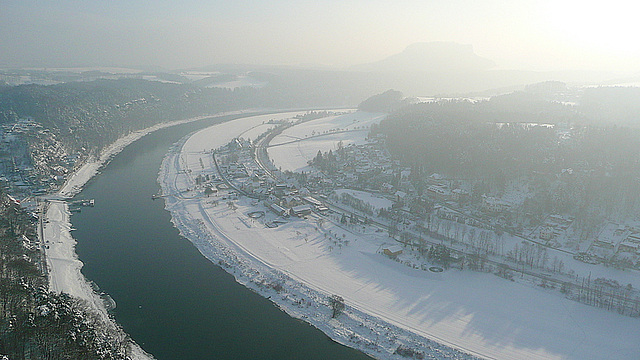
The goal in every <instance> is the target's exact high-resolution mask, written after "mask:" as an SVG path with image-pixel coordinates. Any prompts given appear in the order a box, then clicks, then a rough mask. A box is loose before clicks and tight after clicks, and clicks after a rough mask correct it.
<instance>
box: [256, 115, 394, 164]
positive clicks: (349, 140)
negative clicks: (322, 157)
mask: <svg viewBox="0 0 640 360" xmlns="http://www.w3.org/2000/svg"><path fill="white" fill-rule="evenodd" d="M385 116H386V115H385V114H380V113H369V112H363V111H358V112H351V113H349V114H345V115H339V116H329V117H325V118H321V119H317V120H312V121H307V122H305V123H302V124H300V125H296V126H293V127H290V128H288V129H286V130H284V131H283V132H282V134H280V135H278V136H276V137H275V138H273V140H271V142H270V146H269V148H268V149H267V152H268V153H269V157H270V158H271V159H273V160H274V164H275V165H276V167H279V168H282V170H289V171H298V172H300V171H306V170H308V169H309V168H308V164H307V163H308V161H309V160H311V159H313V158H314V157H315V156H316V155H317V154H318V151H322V152H327V151H329V150H333V151H335V150H336V149H337V148H338V143H340V142H342V145H343V146H348V145H351V144H354V145H360V144H363V143H364V142H365V138H366V137H367V135H368V133H369V128H370V127H371V125H372V124H378V123H380V120H382V119H384V117H385Z"/></svg>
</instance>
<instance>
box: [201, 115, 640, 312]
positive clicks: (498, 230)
mask: <svg viewBox="0 0 640 360" xmlns="http://www.w3.org/2000/svg"><path fill="white" fill-rule="evenodd" d="M294 120H295V119H294ZM316 121H318V120H316ZM304 123H305V122H304V121H290V122H280V123H279V124H278V126H276V127H272V129H270V130H268V131H267V132H265V133H262V134H260V135H258V136H256V137H255V138H254V139H245V138H242V137H240V138H234V139H233V140H232V141H231V142H229V143H227V144H226V145H225V146H223V147H221V148H218V149H212V150H210V151H208V152H207V153H206V154H203V157H200V158H199V160H198V161H199V166H196V167H199V169H197V170H198V171H195V170H194V169H190V170H189V171H193V173H191V174H190V176H193V177H194V184H195V186H196V187H195V188H194V189H191V190H196V191H198V192H200V193H201V194H202V195H203V196H206V197H211V199H212V200H211V201H212V203H214V204H215V205H218V204H220V203H225V204H226V205H227V206H228V207H229V208H231V209H236V208H237V206H236V205H235V204H236V203H237V202H238V199H239V198H240V197H246V198H248V199H252V200H251V204H252V205H253V206H254V207H256V209H254V210H252V211H250V212H249V213H248V214H249V216H248V218H249V220H248V221H258V222H260V223H262V224H263V226H264V227H266V228H276V227H278V226H281V225H283V224H287V223H289V222H291V221H297V220H294V219H296V218H301V219H307V221H311V222H312V223H323V222H327V221H329V222H333V223H335V224H337V225H338V226H339V227H340V226H341V227H344V228H345V229H346V231H349V232H352V233H354V234H359V235H358V236H359V237H362V236H364V238H366V237H367V236H365V234H369V236H370V235H371V234H375V235H376V239H379V237H380V236H381V235H382V234H384V236H386V237H387V240H385V241H384V245H381V246H380V248H379V249H378V252H379V253H380V254H382V255H384V256H387V257H389V258H391V259H392V260H395V261H398V262H401V263H403V264H405V265H407V266H409V267H412V268H417V269H424V270H426V269H437V271H441V270H442V269H447V268H458V269H471V270H475V271H483V272H493V273H495V274H496V275H498V276H501V277H504V278H507V279H510V280H513V279H514V278H516V277H520V278H522V279H525V280H526V281H527V282H529V283H532V284H535V285H538V286H543V287H550V288H555V289H556V290H557V291H558V294H561V295H562V296H566V297H568V298H572V299H574V300H577V301H582V302H588V303H590V304H592V305H596V306H600V307H606V308H609V309H611V310H615V311H618V312H621V313H625V314H629V315H634V314H640V313H639V312H638V311H640V302H639V301H638V293H637V290H636V289H637V288H640V283H638V282H637V280H636V279H635V276H633V275H634V274H632V273H629V272H628V271H627V272H620V271H611V268H610V267H608V266H604V265H611V264H612V261H611V259H612V258H613V259H615V260H616V262H615V264H618V267H619V268H622V267H624V266H623V265H624V264H626V265H627V266H626V267H628V268H635V267H637V266H638V255H639V254H638V244H639V242H638V241H639V239H638V230H636V229H635V228H633V227H632V226H628V225H625V226H618V225H616V224H614V223H607V224H606V225H604V226H603V229H602V230H601V231H600V232H599V236H598V237H596V238H593V239H591V240H590V241H588V242H584V241H582V242H579V241H577V240H576V235H575V234H574V230H573V219H572V218H571V217H568V216H563V215H560V214H550V215H548V216H546V217H545V219H544V220H543V221H542V222H540V223H537V224H529V226H527V227H524V226H520V227H516V226H508V225H506V224H507V222H506V220H505V219H507V218H509V217H511V218H513V215H512V212H514V208H515V206H514V204H513V203H512V202H509V201H506V200H504V199H502V198H497V197H492V196H487V195H485V194H482V195H481V196H477V197H476V198H475V199H474V195H473V194H472V193H471V191H467V190H465V189H464V185H465V184H464V182H461V181H455V180H453V179H447V178H446V177H444V176H442V175H439V174H431V175H429V176H428V178H427V179H428V180H427V181H428V182H429V185H428V187H427V191H426V192H425V193H424V194H422V195H418V194H417V193H416V190H415V189H414V188H413V186H412V184H411V182H410V181H409V178H410V176H411V169H410V168H407V167H403V166H400V164H399V162H398V161H397V160H393V159H392V158H391V157H390V155H389V153H388V151H387V150H386V148H385V146H384V138H383V137H382V136H375V137H371V138H367V139H366V141H365V142H364V143H361V144H349V145H347V146H344V145H343V144H342V142H337V143H336V145H335V148H334V149H335V151H334V150H333V149H330V150H329V151H327V152H325V153H323V152H322V151H318V152H317V153H316V155H315V156H312V155H307V156H308V157H309V158H310V160H308V167H306V168H305V170H304V171H302V172H292V171H289V170H286V169H284V170H283V169H282V168H281V167H279V166H278V159H277V158H275V159H274V158H269V156H268V155H265V154H267V151H266V149H267V148H268V147H269V141H271V140H273V138H274V134H273V132H276V133H278V134H280V133H281V132H282V131H283V129H285V128H287V127H290V126H294V127H295V126H304ZM307 152H309V151H308V150H307ZM210 162H211V166H209V165H208V164H209V163H210ZM207 171H208V172H207ZM334 235H335V234H334ZM332 239H334V240H336V239H339V236H336V237H335V238H332ZM339 240H340V241H337V242H335V243H334V244H333V245H332V247H335V246H346V245H345V242H344V241H343V240H346V244H348V243H349V241H354V240H353V239H352V240H348V239H346V238H345V239H339ZM376 241H378V240H376ZM619 259H626V262H625V261H620V260H619ZM620 264H622V265H620ZM631 271H632V272H635V270H631ZM620 274H621V275H620ZM618 275H620V276H618ZM596 287H597V288H598V291H600V292H602V293H603V294H609V295H611V297H612V298H616V299H618V300H619V301H618V302H617V303H616V305H614V304H613V301H611V302H607V303H606V304H605V303H604V302H602V301H600V300H594V298H593V296H591V295H588V294H590V293H591V292H593V291H595V288H596ZM627 289H628V290H627ZM622 294H624V295H622ZM632 299H635V300H632Z"/></svg>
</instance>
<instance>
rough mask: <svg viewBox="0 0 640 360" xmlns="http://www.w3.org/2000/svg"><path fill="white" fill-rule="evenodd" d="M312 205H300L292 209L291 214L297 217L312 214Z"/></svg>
mask: <svg viewBox="0 0 640 360" xmlns="http://www.w3.org/2000/svg"><path fill="white" fill-rule="evenodd" d="M311 210H312V209H311V205H298V206H294V207H292V208H291V213H292V214H293V215H295V216H297V217H302V216H305V215H309V214H311Z"/></svg>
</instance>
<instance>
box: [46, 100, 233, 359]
mask: <svg viewBox="0 0 640 360" xmlns="http://www.w3.org/2000/svg"><path fill="white" fill-rule="evenodd" d="M241 113H243V112H241V111H237V112H229V113H221V114H215V115H211V116H199V117H194V118H189V119H184V120H178V121H172V122H167V123H162V124H157V125H155V126H152V127H149V128H146V129H143V130H140V131H136V132H133V133H131V134H129V135H127V136H124V137H122V138H120V139H118V140H117V141H115V142H114V143H113V144H111V145H110V146H109V147H107V148H105V149H104V150H103V151H102V152H101V154H100V156H99V157H98V158H97V159H89V160H88V161H86V162H85V163H84V164H83V165H82V166H81V167H80V168H79V169H78V170H77V171H76V172H74V173H73V174H72V175H71V176H70V177H69V179H68V180H67V181H66V183H65V184H64V185H63V186H62V188H61V189H60V190H59V191H58V193H57V194H55V195H54V196H51V198H52V199H58V200H49V201H48V206H47V207H46V211H45V214H44V217H43V219H42V223H43V231H42V234H43V237H44V239H42V241H43V243H44V244H45V245H46V246H45V253H46V259H47V267H48V271H49V287H50V289H51V291H54V292H57V293H63V292H64V293H67V294H69V295H72V296H75V297H78V298H81V299H84V300H86V301H87V302H88V303H89V304H91V305H92V306H93V308H94V309H96V310H98V311H99V313H100V314H102V315H103V316H104V318H105V319H106V321H109V322H111V321H112V320H111V319H110V318H109V317H108V316H107V310H106V308H105V305H104V302H103V300H102V298H101V297H100V296H99V295H98V294H97V293H96V292H95V291H94V289H93V288H92V286H91V285H90V283H89V282H88V281H87V279H86V278H85V277H84V275H83V274H82V272H81V269H82V266H83V264H82V261H80V260H79V259H78V255H77V254H76V252H75V245H76V241H75V239H74V238H73V236H72V235H71V229H72V225H71V223H70V219H69V218H70V212H69V206H68V204H67V202H65V201H64V200H61V199H65V198H71V197H73V196H74V195H75V194H77V193H78V192H80V190H82V187H83V186H84V185H85V184H86V183H87V182H88V181H89V180H90V179H91V178H92V177H93V176H95V175H96V174H97V173H98V171H99V169H100V168H101V167H103V166H104V165H105V164H107V163H108V161H109V160H110V159H111V158H112V157H113V156H114V155H116V154H118V153H119V152H120V151H122V149H124V148H125V147H126V146H128V145H130V144H131V143H133V142H134V141H136V140H139V139H141V138H142V137H144V136H146V135H147V134H150V133H152V132H154V131H157V130H160V129H163V128H167V127H171V126H176V125H180V124H185V123H188V122H193V121H198V120H202V119H205V118H211V117H217V116H224V115H236V114H241ZM112 325H114V326H115V324H113V323H112ZM132 351H133V354H134V358H135V359H152V358H153V357H152V356H151V355H149V354H146V353H145V352H144V351H143V350H142V349H141V348H140V347H138V346H137V345H136V346H135V347H134V348H133V349H132Z"/></svg>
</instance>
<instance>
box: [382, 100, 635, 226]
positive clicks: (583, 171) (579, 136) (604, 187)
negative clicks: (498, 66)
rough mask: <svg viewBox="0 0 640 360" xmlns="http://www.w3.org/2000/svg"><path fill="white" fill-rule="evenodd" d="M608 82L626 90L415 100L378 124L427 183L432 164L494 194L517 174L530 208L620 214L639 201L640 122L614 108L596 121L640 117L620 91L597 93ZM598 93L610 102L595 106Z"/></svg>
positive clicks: (416, 179)
mask: <svg viewBox="0 0 640 360" xmlns="http://www.w3.org/2000/svg"><path fill="white" fill-rule="evenodd" d="M611 91H613V92H614V93H623V94H626V95H627V97H628V96H632V94H627V93H626V92H624V91H621V90H607V89H604V90H599V89H594V90H588V91H586V92H585V94H584V97H583V102H582V103H581V104H579V105H574V106H569V105H562V104H560V103H559V102H555V101H549V100H547V99H544V98H543V97H540V96H538V97H536V96H532V95H531V94H524V93H514V94H510V95H506V96H501V97H496V98H492V99H491V100H486V101H479V102H476V103H473V102H469V101H449V102H447V101H440V102H434V103H421V104H416V105H411V106H407V107H404V108H402V109H400V110H398V111H396V112H394V113H392V114H391V115H390V116H389V117H388V118H387V119H386V120H384V121H382V123H381V124H380V126H379V128H377V129H374V132H381V133H383V134H385V135H386V136H387V140H386V141H387V144H388V147H389V150H390V151H391V153H392V154H393V155H394V156H395V157H397V158H398V159H400V160H401V161H402V162H404V163H405V164H406V165H408V166H411V167H412V169H413V170H414V171H413V172H412V176H413V181H414V184H415V185H416V186H417V187H418V188H422V189H423V190H424V189H425V188H426V186H427V183H426V181H425V179H426V176H429V175H430V174H432V173H441V174H445V175H446V176H448V177H450V178H452V179H459V180H464V181H466V182H467V183H472V184H473V186H474V189H473V192H474V194H475V195H476V196H479V195H481V194H494V195H498V196H499V195H501V194H502V193H504V191H505V190H506V186H507V184H509V183H513V182H520V183H524V184H526V185H527V186H528V187H529V189H530V190H531V195H532V196H531V197H530V198H529V199H527V201H526V202H525V205H526V211H528V212H540V213H545V212H546V213H548V212H562V213H565V212H566V213H570V214H574V215H578V216H579V215H580V214H585V213H590V214H592V215H593V216H595V214H598V215H603V216H610V215H614V216H622V217H624V216H627V215H630V214H631V213H633V212H634V211H636V210H638V208H640V202H639V201H638V200H637V196H636V194H638V193H639V192H640V182H639V181H638V179H640V153H638V151H637V149H639V148H640V129H638V128H637V127H630V126H628V127H624V126H619V125H616V124H615V122H616V121H615V120H616V118H615V117H614V118H611V117H609V118H608V121H607V122H602V121H599V119H600V117H601V116H602V113H603V112H608V113H615V112H618V113H619V112H624V113H625V114H626V115H625V117H620V118H617V119H619V120H620V122H619V123H625V124H628V119H632V118H633V119H637V118H638V112H634V111H633V107H631V106H630V104H631V102H629V101H624V97H623V99H618V98H615V100H614V99H613V98H612V97H611V96H609V97H606V96H605V97H604V98H603V97H600V96H597V94H605V95H607V94H609V93H610V92H611ZM630 91H635V90H630ZM596 99H598V101H599V103H601V104H609V106H604V105H603V107H601V111H600V112H595V110H594V111H592V109H593V107H594V106H595V105H594V104H595V103H596V102H597V101H596ZM615 102H617V103H622V104H623V106H618V107H616V106H613V105H612V104H613V103H615ZM625 109H626V110H625Z"/></svg>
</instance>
